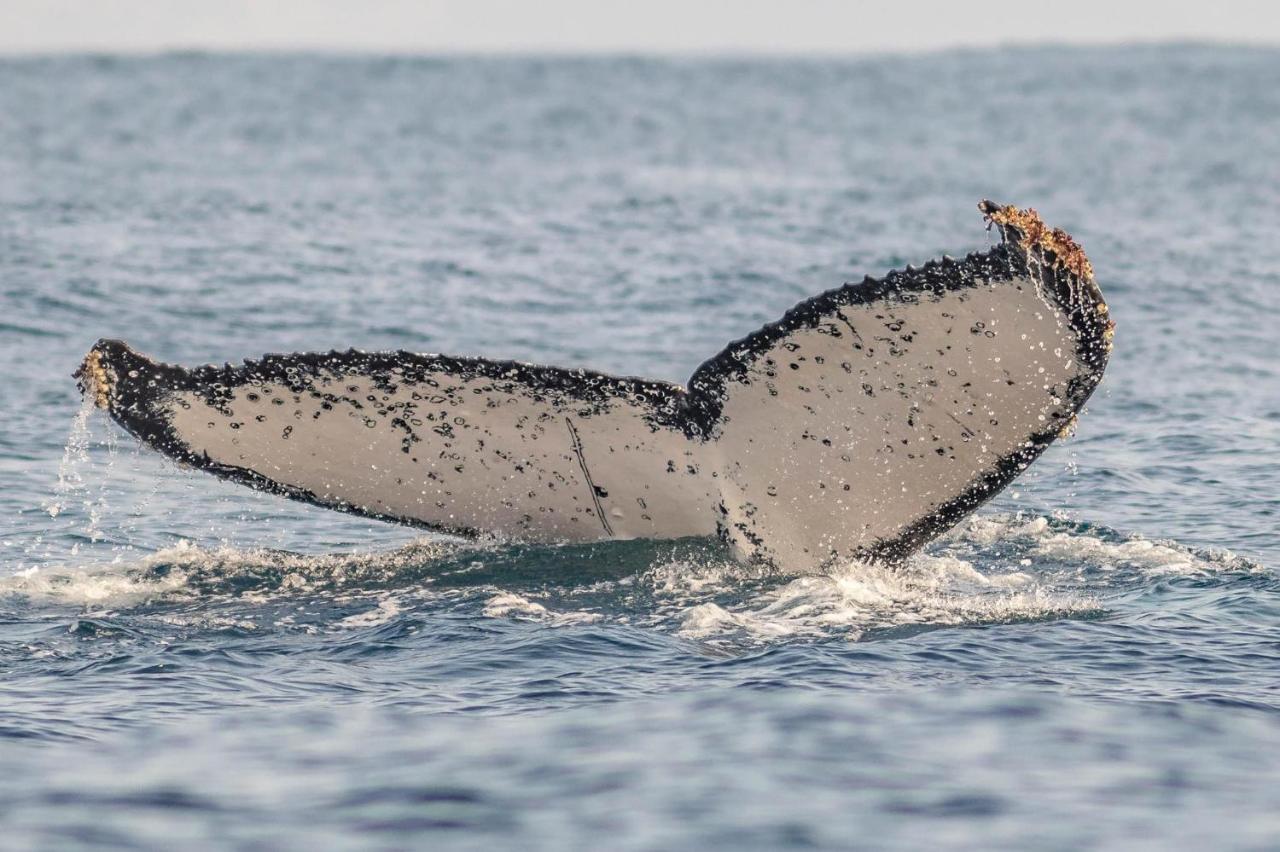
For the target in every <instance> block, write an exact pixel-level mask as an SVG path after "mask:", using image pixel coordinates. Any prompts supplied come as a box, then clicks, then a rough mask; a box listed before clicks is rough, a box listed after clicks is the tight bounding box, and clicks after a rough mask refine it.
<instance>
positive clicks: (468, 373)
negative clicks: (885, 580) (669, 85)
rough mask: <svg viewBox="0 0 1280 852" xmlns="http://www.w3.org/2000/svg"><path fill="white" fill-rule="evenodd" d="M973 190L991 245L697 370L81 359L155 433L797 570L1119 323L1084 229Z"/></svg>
mask: <svg viewBox="0 0 1280 852" xmlns="http://www.w3.org/2000/svg"><path fill="white" fill-rule="evenodd" d="M979 208H980V209H981V211H982V212H983V214H984V215H985V217H986V220H987V222H988V227H990V226H992V225H994V226H995V227H997V228H998V229H999V231H1000V234H1001V238H1002V239H1001V242H1000V243H999V244H998V245H996V246H994V247H993V248H991V249H990V250H989V251H987V252H985V253H981V254H977V253H975V254H970V255H969V256H968V257H966V258H964V259H963V260H953V259H950V258H945V259H943V260H940V261H930V262H929V263H927V264H925V265H924V266H923V267H919V268H915V267H908V268H907V269H906V270H905V271H896V272H891V273H889V274H888V275H886V276H885V277H884V278H881V279H876V278H871V277H868V278H866V279H865V280H864V281H862V282H861V283H858V284H846V285H845V286H843V287H840V288H838V289H834V290H830V291H827V292H825V293H822V294H820V295H818V296H815V297H813V298H811V299H808V300H806V301H804V302H801V303H800V304H798V305H796V306H795V307H794V308H792V309H791V310H790V311H788V312H787V313H786V314H785V315H784V316H783V317H782V318H781V319H780V320H778V321H777V322H775V323H771V324H769V325H766V326H765V327H764V328H762V329H760V330H759V331H756V332H754V333H752V334H750V335H748V336H746V337H744V338H742V339H741V340H737V341H735V342H733V343H731V344H729V346H728V347H727V348H725V349H724V351H722V352H721V353H720V354H718V355H716V356H715V357H713V358H712V359H710V360H709V361H707V362H706V363H704V364H703V365H702V366H700V367H699V368H698V369H697V370H696V371H695V372H694V374H693V376H692V378H691V379H690V380H689V385H688V388H687V389H685V388H681V387H679V386H676V385H672V384H668V383H666V382H659V381H648V380H645V379H639V378H627V377H616V376H609V375H604V374H602V373H596V372H592V371H590V370H565V369H559V368H555V367H543V366H535V365H532V364H525V363H519V362H515V361H494V360H487V359H482V358H456V357H449V356H445V355H424V354H415V353H409V352H360V351H356V350H350V351H347V352H329V353H310V354H305V353H304V354H292V355H266V356H264V357H263V358H261V359H260V360H257V361H246V362H244V364H243V365H240V366H232V365H230V364H228V365H225V366H221V367H219V366H213V365H209V366H204V367H197V368H195V369H185V368H182V367H177V366H172V365H169V364H161V363H157V362H155V361H153V360H151V359H150V358H148V357H146V356H145V355H142V354H140V353H138V352H136V351H135V350H134V349H132V348H131V347H129V346H128V344H126V343H123V342H121V341H114V340H101V341H99V342H98V343H97V344H96V345H95V346H94V347H93V349H92V350H91V351H90V352H89V354H88V356H86V358H85V361H84V363H83V364H82V365H81V368H80V370H79V371H77V373H76V375H77V377H78V378H79V379H80V385H81V388H82V390H83V391H84V392H86V393H89V394H92V395H93V396H94V399H95V401H96V402H97V404H98V405H99V406H100V407H103V408H106V409H107V410H108V411H109V412H110V414H111V416H112V417H113V418H114V419H115V420H116V421H117V422H119V423H120V424H121V425H122V426H123V427H124V428H125V429H127V430H128V431H129V432H131V433H132V434H133V435H135V436H136V437H137V438H139V439H140V440H141V441H142V442H144V443H146V444H148V445H150V446H151V447H154V448H155V449H157V450H159V451H160V452H161V453H164V454H165V455H167V456H170V457H172V458H174V459H176V460H177V461H179V462H182V463H185V464H187V465H190V466H193V467H197V468H200V469H202V470H206V471H209V472H211V473H213V474H216V475H218V476H221V477H225V478H227V479H231V480H234V481H236V482H241V483H243V484H245V485H249V486H251V487H253V488H258V489H261V490H264V491H269V492H273V493H276V494H283V495H285V496H288V497H292V498H294V499H298V500H305V501H307V502H310V503H315V504H318V505H321V506H326V507H329V508H333V509H339V510H342V511H347V512H354V513H357V514H361V515H365V516H369V517H374V518H381V519H385V520H390V521H397V522H401V523H408V524H414V525H418V526H424V527H428V528H431V529H435V530H439V531H443V532H448V533H454V534H459V535H464V536H474V535H478V534H480V533H483V532H495V533H500V534H504V535H508V536H512V537H515V538H519V539H523V540H529V541H544V542H553V541H588V540H595V539H608V538H619V539H622V538H677V537H683V536H708V535H715V534H718V535H720V536H721V537H722V538H724V539H725V540H726V541H727V542H728V543H729V544H730V545H731V546H732V547H733V548H734V550H735V552H736V553H737V554H738V555H739V556H741V557H742V558H745V559H756V560H763V561H769V562H772V563H774V564H775V565H777V566H778V567H780V568H782V569H784V570H810V569H814V568H819V567H821V566H823V565H825V564H827V563H829V562H831V561H833V560H836V559H848V558H876V559H888V560H893V559H900V558H902V557H905V556H906V555H908V554H909V553H911V552H912V551H914V550H915V549H917V548H918V547H920V546H921V545H923V544H924V543H925V542H927V541H928V540H929V539H931V538H933V537H934V536H936V535H938V534H939V533H941V532H943V531H944V530H946V529H948V528H949V527H951V526H952V525H953V524H955V523H956V522H957V521H958V520H960V519H961V518H962V517H964V516H965V515H966V514H968V513H969V512H971V511H972V510H973V509H975V508H977V507H978V506H979V505H981V504H982V503H983V502H985V501H986V500H988V499H989V498H991V497H992V496H993V495H994V494H996V493H997V492H998V491H999V490H1000V489H1002V488H1003V487H1004V486H1006V485H1008V484H1009V482H1011V481H1012V480H1013V479H1014V478H1015V477H1016V476H1017V475H1018V474H1019V473H1020V472H1021V471H1022V470H1024V469H1025V468H1026V467H1027V465H1028V464H1030V463H1031V462H1032V461H1033V460H1034V459H1035V458H1036V457H1037V456H1039V455H1040V453H1041V452H1043V451H1044V449H1045V448H1046V447H1048V445H1049V444H1050V443H1052V441H1053V440H1054V439H1055V438H1056V437H1058V436H1059V435H1060V434H1065V433H1066V432H1067V431H1068V430H1069V429H1070V428H1071V426H1072V424H1073V423H1074V420H1075V416H1076V413H1077V412H1078V411H1079V410H1080V408H1081V407H1082V406H1083V405H1084V403H1085V401H1086V400H1087V399H1088V397H1089V395H1090V393H1092V391H1093V389H1094V388H1095V387H1096V386H1097V384H1098V382H1099V380H1100V379H1101V377H1102V371H1103V369H1104V367H1105V366H1106V362H1107V357H1108V355H1109V353H1110V349H1111V334H1112V329H1113V327H1114V324H1113V323H1112V322H1111V321H1110V319H1109V318H1108V316H1107V306H1106V303H1105V302H1104V301H1103V299H1102V294H1101V293H1100V292H1099V290H1098V287H1097V285H1096V284H1095V282H1094V279H1093V270H1092V268H1091V267H1090V265H1089V261H1088V259H1087V258H1086V257H1085V255H1084V252H1083V251H1082V250H1081V249H1080V247H1079V246H1078V245H1077V244H1076V243H1075V241H1074V240H1072V239H1071V237H1070V236H1068V235H1067V234H1066V233H1065V232H1063V231H1061V230H1055V229H1050V228H1048V227H1046V226H1045V225H1044V223H1043V222H1041V220H1040V218H1039V216H1037V215H1036V213H1035V211H1034V210H1025V211H1024V210H1019V209H1018V208H1016V207H1004V206H1000V205H997V204H993V203H991V202H989V201H984V202H983V203H982V204H981V205H979Z"/></svg>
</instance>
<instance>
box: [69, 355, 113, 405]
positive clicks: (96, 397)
mask: <svg viewBox="0 0 1280 852" xmlns="http://www.w3.org/2000/svg"><path fill="white" fill-rule="evenodd" d="M76 376H77V377H78V378H79V379H80V389H81V390H82V391H84V392H85V393H89V394H93V403H94V405H96V406H98V408H106V407H107V403H108V402H109V400H110V393H111V380H110V378H108V376H107V371H106V369H105V368H104V367H103V366H102V355H101V353H99V352H98V350H97V349H93V350H91V351H90V352H89V354H88V355H86V356H85V358H84V363H82V364H81V365H80V369H79V370H77V371H76Z"/></svg>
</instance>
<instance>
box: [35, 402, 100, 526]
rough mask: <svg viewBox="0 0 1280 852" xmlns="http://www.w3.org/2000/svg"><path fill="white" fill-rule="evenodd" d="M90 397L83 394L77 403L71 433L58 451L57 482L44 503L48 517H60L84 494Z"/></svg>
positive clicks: (91, 409) (91, 403)
mask: <svg viewBox="0 0 1280 852" xmlns="http://www.w3.org/2000/svg"><path fill="white" fill-rule="evenodd" d="M93 407H94V404H93V398H92V397H90V396H88V395H86V396H84V397H82V398H81V400H80V410H79V411H77V412H76V414H75V416H74V417H73V418H72V420H71V431H70V433H69V434H68V435H67V442H66V444H65V445H64V446H63V448H62V461H61V462H59V464H58V482H57V484H56V485H55V486H54V491H53V496H52V497H51V498H50V499H49V500H48V501H47V502H46V503H45V504H44V510H45V511H46V512H48V513H49V517H50V518H56V517H58V516H59V515H61V514H62V512H63V511H64V510H65V509H66V508H67V506H68V505H69V504H70V503H72V502H74V501H75V500H78V499H80V497H81V495H83V494H84V492H85V490H86V488H85V480H84V472H83V471H84V468H85V467H86V466H87V465H88V464H89V442H90V440H91V435H90V432H89V415H91V414H93Z"/></svg>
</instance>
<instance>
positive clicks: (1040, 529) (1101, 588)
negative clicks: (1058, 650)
mask: <svg viewBox="0 0 1280 852" xmlns="http://www.w3.org/2000/svg"><path fill="white" fill-rule="evenodd" d="M1264 572H1266V569H1265V568H1264V567H1263V566H1262V565H1260V564H1258V563H1256V562H1253V561H1251V560H1249V559H1247V558H1245V557H1241V556H1237V555H1235V554H1233V553H1230V552H1229V551H1222V550H1200V549H1196V548H1191V547H1187V546H1185V545H1182V544H1179V543H1177V542H1173V541H1152V540H1148V539H1144V538H1141V537H1138V536H1128V535H1124V534H1121V533H1119V532H1116V531H1114V530H1110V529H1107V528H1105V527H1100V526H1095V525H1090V524H1087V523H1081V522H1073V521H1069V520H1065V519H1061V518H1053V517H1044V516H1024V515H1020V514H1014V515H982V516H977V517H974V518H971V519H969V520H968V521H967V522H966V523H965V524H963V525H961V526H960V527H959V528H958V529H956V530H955V531H953V532H952V533H951V534H950V535H949V536H947V537H946V538H944V539H943V540H941V541H940V542H938V543H937V544H936V545H935V546H934V547H932V548H930V549H929V550H928V551H927V552H925V553H922V554H919V555H917V556H915V557H913V558H912V559H910V560H908V561H907V562H905V563H903V564H898V565H891V566H890V565H878V564H866V563H851V564H846V565H841V566H838V567H836V568H834V569H831V570H828V571H826V572H824V573H820V574H810V575H804V576H781V575H778V574H776V573H774V572H772V571H770V570H768V569H765V568H761V567H756V566H745V565H741V564H738V563H735V562H733V561H731V560H730V559H729V558H728V556H727V554H726V553H725V552H724V550H723V549H722V548H720V547H719V546H718V545H717V544H715V543H713V542H707V541H701V540H686V541H684V542H677V543H655V542H618V543H611V544H597V545H578V546H564V547H532V546H522V545H512V544H508V543H502V542H496V541H491V542H483V543H459V542H455V541H450V540H444V539H434V538H428V539H420V540H417V541H414V542H412V543H410V544H408V545H406V546H403V547H399V548H396V549H394V550H387V551H373V552H363V553H332V554H323V555H304V554H299V553H292V552H288V551H281V550H268V549H241V548H234V547H229V546H223V547H215V548H204V547H199V546H197V545H194V544H191V543H189V542H182V543H179V544H177V545H175V546H172V547H168V548H164V549H162V550H158V551H156V552H154V553H152V554H149V555H147V556H145V557H143V558H142V559H139V560H136V561H134V562H130V563H120V564H113V565H106V566H85V565H61V566H45V567H42V568H39V569H28V570H26V571H23V572H21V573H19V574H15V575H11V576H8V577H4V578H0V601H3V602H4V603H5V606H6V608H12V607H13V606H15V605H17V606H23V607H27V608H42V607H44V608H48V607H53V608H59V609H61V608H66V607H72V608H80V609H83V610H88V611H90V612H92V611H98V610H117V611H118V610H128V609H130V608H135V609H136V608H142V607H150V608H151V610H152V611H151V613H150V615H151V616H152V617H154V618H157V619H169V620H170V621H172V619H173V618H175V617H178V616H177V615H175V611H174V610H175V608H176V607H179V606H180V607H181V608H182V609H183V614H182V616H181V619H182V620H184V621H186V622H190V619H191V618H193V617H195V618H197V619H198V618H199V617H200V616H199V610H200V609H201V608H203V609H204V610H205V611H206V613H205V614H206V615H208V614H209V612H210V611H211V610H212V609H214V608H215V607H216V608H219V610H220V612H219V613H218V615H217V618H220V619H222V620H228V619H229V620H230V622H232V623H247V622H246V621H245V617H243V616H251V615H252V614H253V612H254V610H255V609H257V610H258V611H259V612H260V613H261V614H262V615H263V616H264V620H266V621H267V623H268V624H269V625H271V626H276V627H280V626H288V625H290V624H293V623H294V620H293V617H292V616H285V617H280V616H279V614H278V613H274V614H270V617H266V616H268V615H269V614H268V613H267V611H266V609H267V605H268V604H272V603H289V604H292V603H296V602H298V601H309V602H312V603H315V604H316V605H317V607H318V608H319V609H321V610H323V609H324V605H325V604H330V605H332V606H331V607H330V614H331V617H330V618H329V619H328V620H327V621H325V622H324V626H325V628H326V629H332V630H354V629H364V628H374V627H378V626H380V625H385V624H388V623H391V622H393V621H395V620H396V619H401V618H406V617H409V616H410V615H412V614H415V613H419V612H420V611H421V610H422V609H423V607H425V606H430V605H432V604H433V602H434V603H438V602H439V601H440V600H441V599H450V600H454V601H457V602H458V605H459V606H464V607H470V608H471V609H473V610H476V611H478V612H477V613H476V614H478V615H479V616H482V617H485V618H491V619H504V620H516V621H525V622H536V623H540V624H544V625H547V626H550V627H571V626H583V625H591V624H597V623H600V622H605V623H609V622H613V623H625V624H633V625H636V626H640V627H645V628H653V629H658V630H663V631H668V632H672V633H674V634H676V635H678V636H680V637H683V638H686V639H690V640H696V641H699V642H703V643H711V644H721V643H730V644H741V643H748V644H751V643H768V642H776V641H781V640H787V639H821V638H829V637H833V636H834V637H843V638H847V639H850V640H855V639H865V638H874V637H876V636H882V635H897V634H898V633H900V632H901V631H904V630H905V631H911V630H919V629H932V628H937V627H951V626H962V625H982V624H996V623H1010V622H1022V621H1040V620H1049V619H1059V618H1096V617H1100V616H1103V615H1105V614H1106V611H1107V601H1108V598H1109V597H1110V596H1112V595H1115V594H1120V593H1123V592H1124V591H1125V590H1128V589H1133V588H1140V587H1143V586H1144V585H1147V584H1150V583H1151V582H1153V581H1155V580H1159V579H1167V578H1170V577H1201V578H1203V577H1206V576H1230V575H1236V574H1244V575H1252V574H1258V573H1264ZM228 606H230V607H231V608H232V609H233V610H235V611H233V612H231V613H230V614H228V612H227V611H226V608H227V607H228ZM166 607H167V608H168V609H166ZM211 617H212V616H211ZM250 621H252V619H250Z"/></svg>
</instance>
